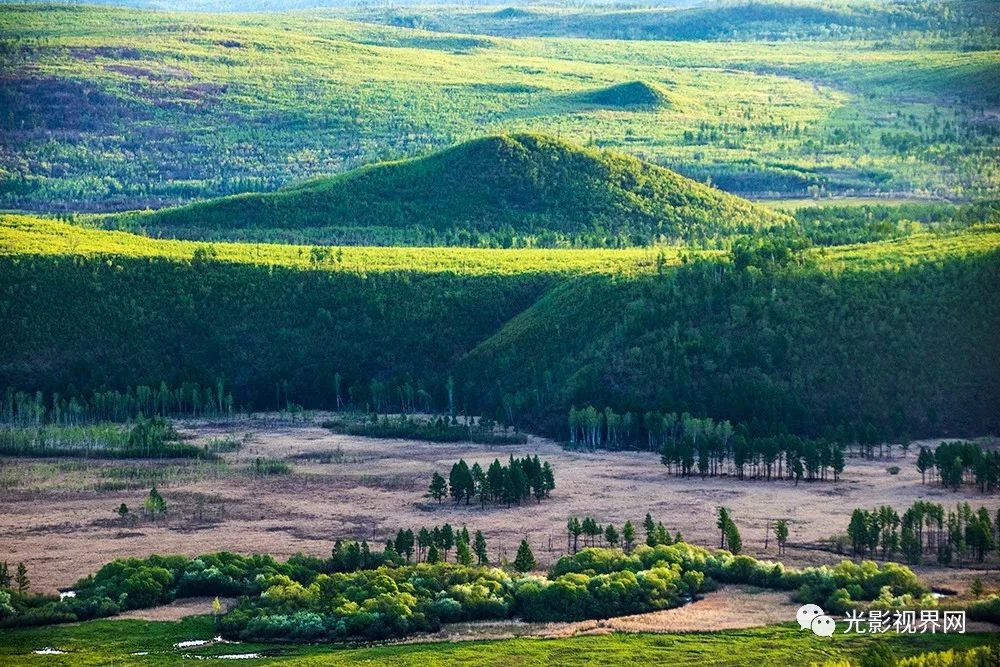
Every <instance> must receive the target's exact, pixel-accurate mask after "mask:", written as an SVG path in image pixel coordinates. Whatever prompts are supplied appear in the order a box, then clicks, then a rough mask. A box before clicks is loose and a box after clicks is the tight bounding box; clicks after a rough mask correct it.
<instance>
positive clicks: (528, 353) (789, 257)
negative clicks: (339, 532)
mask: <svg viewBox="0 0 1000 667" xmlns="http://www.w3.org/2000/svg"><path fill="white" fill-rule="evenodd" d="M66 229H67V230H68V231H72V230H73V229H74V228H72V227H67V228H66ZM80 232H81V234H82V236H81V238H86V239H93V238H99V239H103V238H105V237H103V236H100V235H101V234H108V233H106V232H95V231H86V230H80ZM84 232H86V233H84ZM94 235H97V237H95V236H94ZM123 237H124V235H110V234H109V235H108V237H107V238H109V239H112V240H113V241H114V242H113V243H112V244H111V245H110V246H108V247H109V249H114V248H117V249H116V250H111V251H112V252H115V253H119V254H118V255H117V256H114V257H112V256H108V255H104V256H102V255H101V254H100V252H96V253H95V254H92V255H89V256H88V255H83V254H77V255H73V256H68V257H67V256H60V255H58V254H51V255H50V254H34V251H31V250H30V248H31V247H32V245H31V244H32V243H34V241H33V240H32V237H30V236H26V237H17V239H18V242H19V243H23V247H24V252H25V254H12V255H7V256H5V257H3V258H2V259H0V295H2V298H0V316H2V317H3V319H4V320H5V321H6V322H7V323H8V324H9V326H8V331H7V333H8V335H7V336H5V337H4V338H3V340H2V341H0V345H2V346H3V347H2V355H0V357H2V359H3V366H2V367H0V385H2V386H5V387H12V388H14V390H15V391H22V392H28V393H30V394H31V395H34V392H36V391H39V390H41V391H43V392H44V396H45V399H44V400H45V402H46V406H47V409H48V410H49V411H51V410H52V409H53V408H52V406H51V401H52V399H53V398H54V397H53V396H52V393H53V392H59V394H60V400H64V401H68V400H71V399H73V398H76V400H77V402H78V403H81V404H82V402H84V401H86V400H87V396H89V395H90V394H91V392H95V391H99V390H102V389H104V388H108V389H115V390H118V391H120V392H126V393H127V390H128V389H129V388H132V390H131V391H132V392H133V393H135V392H136V391H138V390H137V389H136V387H140V386H145V387H147V389H146V390H145V391H147V392H150V391H152V390H151V389H148V388H156V387H160V386H161V384H162V383H166V385H167V386H170V387H180V386H182V385H183V384H184V383H195V384H197V385H200V386H204V387H217V383H218V381H219V380H220V379H221V380H222V381H223V387H222V395H223V396H224V397H225V396H228V395H232V397H233V398H232V400H233V401H234V402H235V404H236V405H238V406H242V407H244V408H248V409H258V410H259V409H275V408H285V407H287V406H289V405H291V404H296V405H301V406H305V407H313V408H336V407H338V405H343V403H344V402H348V403H349V404H350V407H351V409H353V410H359V411H364V412H373V411H378V412H382V413H384V412H390V411H401V412H406V411H408V409H409V408H407V407H406V404H405V400H407V399H406V398H405V397H407V396H417V395H421V396H426V400H427V401H428V404H427V405H428V406H429V407H431V408H432V409H433V410H435V411H440V412H448V413H449V417H451V416H453V415H454V414H460V415H486V416H488V417H489V418H491V419H495V420H497V421H499V422H500V423H502V424H506V425H509V426H515V427H518V428H521V429H527V428H531V429H535V430H539V431H541V432H544V433H548V434H551V435H553V436H556V437H559V438H565V437H566V433H567V430H566V415H567V411H568V410H569V408H570V407H571V406H573V405H577V406H586V405H601V406H607V407H609V408H611V409H612V411H613V412H614V413H615V414H624V413H633V414H635V415H645V414H646V413H647V412H651V411H653V412H657V411H658V412H661V413H664V414H665V413H677V414H681V413H684V412H687V413H689V414H690V415H695V416H698V417H700V418H708V417H710V418H712V419H715V420H716V421H718V422H722V421H725V420H728V421H729V422H730V423H732V424H733V425H734V426H742V427H743V428H745V434H746V436H747V437H751V438H756V437H765V436H778V435H783V434H788V433H791V434H796V435H798V436H802V437H811V438H816V437H822V438H825V439H826V440H829V441H836V442H841V443H849V442H868V441H871V442H877V441H879V439H886V438H889V437H897V436H904V435H908V436H910V437H917V436H919V435H921V434H931V435H938V434H942V433H946V434H947V433H952V434H957V435H965V434H980V433H983V432H987V431H989V430H991V429H996V428H997V426H998V425H997V423H996V417H997V415H996V411H995V409H994V407H995V405H996V402H997V397H998V396H1000V388H998V385H997V377H1000V376H998V374H997V373H996V369H997V367H996V359H997V358H998V355H997V350H996V341H997V339H996V337H995V336H993V335H992V332H994V331H996V330H997V327H998V326H1000V307H998V302H997V299H996V296H995V294H994V290H992V289H991V286H992V285H994V284H996V283H997V282H998V271H1000V261H998V255H997V252H996V250H995V247H996V236H995V233H994V232H992V231H990V230H989V229H977V230H972V231H967V232H964V233H959V234H947V235H939V236H926V235H916V236H913V237H910V238H909V239H907V240H903V241H898V242H890V243H884V244H873V245H868V246H864V247H858V248H840V249H824V248H820V249H813V250H809V249H796V247H795V246H791V247H790V246H788V245H785V244H783V243H781V242H771V241H767V242H764V241H761V242H755V243H751V244H737V245H736V246H734V248H733V250H731V251H730V252H729V253H728V254H721V255H720V254H718V253H701V254H698V253H694V252H692V253H688V254H685V255H684V256H683V257H682V259H683V260H685V262H686V263H681V264H679V265H676V266H675V265H674V261H676V255H674V256H673V259H668V258H667V256H663V257H657V256H655V255H654V256H653V258H649V259H648V260H647V261H649V264H641V263H640V264H632V265H631V266H630V267H629V265H628V264H627V263H623V264H620V265H619V266H620V267H622V268H620V269H613V270H610V271H609V270H608V269H607V268H606V266H607V265H606V264H605V263H604V262H605V259H604V258H605V257H615V258H619V260H622V261H624V259H627V258H628V257H630V255H628V254H624V255H618V254H617V253H618V252H620V251H602V252H603V253H604V254H601V253H598V252H597V251H587V252H589V253H590V254H584V255H579V257H578V261H579V262H581V265H580V266H587V262H590V263H591V264H590V266H592V267H593V268H594V269H596V270H598V272H597V273H592V274H590V275H586V271H584V275H580V276H577V277H572V278H569V277H566V276H564V275H562V274H559V273H553V272H550V271H549V270H548V269H547V268H545V267H546V266H547V265H546V263H545V262H547V259H546V256H545V255H544V254H541V255H538V256H537V257H538V260H539V262H540V264H538V265H537V266H538V268H534V267H535V265H534V264H533V262H534V258H535V255H532V254H524V253H523V252H522V253H521V254H520V255H519V256H518V258H517V261H518V262H519V263H518V264H517V265H513V264H512V265H509V266H510V267H511V269H512V270H510V271H507V272H505V271H501V272H492V273H479V272H478V269H475V267H476V264H475V262H474V261H473V262H472V263H470V264H467V265H468V266H470V270H469V271H468V272H464V271H463V270H462V268H461V267H462V266H463V265H465V264H463V263H464V262H468V261H469V260H471V259H472V258H473V257H474V256H475V255H472V254H469V255H468V256H467V257H466V255H456V257H455V259H456V262H457V263H456V264H455V268H454V269H451V270H448V271H431V270H428V271H423V270H419V269H418V268H417V267H419V266H420V263H421V261H423V260H421V259H419V258H420V257H422V256H423V255H422V254H420V253H417V254H415V255H413V257H415V258H416V259H415V260H414V262H415V263H413V264H412V266H413V267H414V268H413V269H411V270H402V269H393V268H388V269H384V270H375V269H372V270H369V271H362V270H361V269H360V265H359V266H358V268H351V269H347V268H346V267H348V266H352V265H353V262H354V261H356V259H355V258H353V256H352V255H350V254H345V255H344V259H343V261H342V262H339V263H338V262H333V263H310V262H309V261H308V260H293V259H282V258H283V257H285V256H283V255H274V256H270V255H268V254H266V253H267V252H268V251H267V248H263V249H262V253H263V254H260V255H256V256H255V255H253V254H252V253H251V255H250V256H249V257H248V258H247V259H244V260H242V261H238V260H235V259H229V258H227V259H225V260H223V259H222V257H223V256H226V257H229V256H230V253H232V252H234V250H232V249H230V248H223V247H219V253H218V254H219V257H218V258H216V257H215V256H213V254H212V253H208V252H205V249H204V248H203V247H199V246H197V245H196V244H191V245H190V246H178V245H171V244H176V243H177V242H155V241H149V240H143V239H140V238H137V237H132V238H133V239H134V240H133V241H132V242H131V243H132V245H127V244H123V245H115V244H116V243H118V242H119V241H120V240H121V239H122V238H123ZM61 242H62V243H66V244H68V245H70V246H72V245H73V244H74V243H76V242H75V241H74V237H73V235H72V233H71V234H69V235H66V236H63V237H62V238H61ZM88 242H90V241H88ZM98 247H100V246H98ZM161 247H162V249H163V252H164V253H166V255H167V256H161V257H157V256H156V253H157V252H160V248H161ZM182 247H186V248H188V249H187V250H186V252H188V253H189V254H188V255H187V257H188V259H187V260H184V259H181V257H182V255H179V254H178V255H176V256H175V255H173V253H174V252H175V251H176V252H178V253H180V252H181V248H182ZM191 248H193V251H192V250H191ZM252 248H253V247H252V246H251V247H250V248H248V250H252ZM15 249H16V248H12V250H15ZM130 249H134V252H138V253H141V254H142V255H148V256H129V255H130V254H132V252H131V251H130ZM364 252H365V253H368V252H370V251H364ZM409 252H412V251H409ZM473 252H482V253H485V252H491V251H466V253H473ZM537 252H544V251H537ZM551 252H556V251H551ZM579 252H581V253H583V252H585V251H579ZM624 252H626V253H627V252H628V251H624ZM121 253H125V254H121ZM385 254H386V257H387V258H389V259H386V260H383V261H386V262H388V263H389V265H391V264H392V260H391V257H393V256H394V255H395V254H398V251H396V250H387V251H385ZM293 256H294V255H293ZM363 256H364V255H363ZM254 257H257V259H254ZM463 257H465V259H461V258H463ZM494 261H497V262H501V265H502V262H505V261H507V260H506V259H500V258H499V257H496V258H494ZM258 262H259V263H258ZM265 262H267V263H265ZM275 262H278V263H275ZM282 262H287V263H286V264H283V263H282ZM296 262H300V263H298V264H296ZM340 266H344V267H345V268H339V267H340ZM626 267H629V268H626ZM513 269H516V270H513ZM262 315H263V316H262ZM136 323H139V324H138V325H137V324H136ZM860 359H864V360H865V363H863V364H861V363H856V362H857V360H860ZM421 392H423V394H421ZM338 397H339V400H340V404H338ZM223 400H227V401H228V399H225V398H224V399H223ZM637 433H639V432H637ZM638 440H639V441H640V442H645V441H646V436H645V432H644V431H643V432H641V433H639V438H638Z"/></svg>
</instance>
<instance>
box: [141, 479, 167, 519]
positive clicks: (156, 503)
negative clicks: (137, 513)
mask: <svg viewBox="0 0 1000 667" xmlns="http://www.w3.org/2000/svg"><path fill="white" fill-rule="evenodd" d="M143 507H145V508H146V512H148V513H149V518H150V519H152V520H154V521H155V520H156V515H157V514H162V513H164V512H166V511H167V501H166V500H164V499H163V496H161V495H160V492H159V491H157V490H156V487H155V486H154V487H153V488H151V489H150V490H149V495H148V496H146V502H145V503H144V504H143Z"/></svg>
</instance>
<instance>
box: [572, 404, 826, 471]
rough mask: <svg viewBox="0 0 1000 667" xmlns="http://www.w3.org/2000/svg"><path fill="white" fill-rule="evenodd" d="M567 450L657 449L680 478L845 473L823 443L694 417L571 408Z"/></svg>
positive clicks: (589, 407) (662, 459)
mask: <svg viewBox="0 0 1000 667" xmlns="http://www.w3.org/2000/svg"><path fill="white" fill-rule="evenodd" d="M568 422H569V435H570V446H571V447H589V448H592V449H593V448H598V447H605V448H608V449H622V448H641V449H647V450H649V451H658V452H659V453H660V461H661V462H662V463H663V465H665V466H667V469H668V471H670V472H671V473H673V474H676V475H679V476H685V477H689V476H692V475H699V476H701V477H715V476H718V475H723V474H728V475H732V476H734V477H736V478H737V479H747V478H749V479H767V480H771V479H788V480H795V483H796V484H798V482H799V481H801V480H803V479H805V480H806V481H816V480H826V479H829V478H832V479H833V480H834V481H837V480H838V479H839V478H840V474H841V473H842V472H843V471H844V466H845V460H844V450H843V448H842V447H841V446H840V445H838V444H836V443H834V442H831V441H829V440H826V439H821V438H817V439H811V438H802V437H799V436H797V435H792V434H788V433H785V434H780V435H775V436H766V437H752V436H750V434H749V429H748V428H747V427H746V425H744V424H739V425H737V426H736V427H735V428H734V427H733V425H732V424H731V423H730V422H729V421H728V420H723V421H719V422H717V421H715V420H714V419H712V418H711V417H704V418H698V417H693V416H691V415H690V414H688V413H686V412H685V413H681V414H678V413H675V412H652V411H651V412H646V413H645V414H644V415H643V418H642V419H641V420H640V419H639V418H638V417H637V416H636V415H635V414H633V413H631V412H625V413H617V412H615V411H614V410H613V409H611V408H610V407H608V408H605V409H604V410H603V411H601V410H597V409H596V408H594V407H593V406H587V407H585V408H581V409H577V408H576V407H571V408H570V410H569V418H568Z"/></svg>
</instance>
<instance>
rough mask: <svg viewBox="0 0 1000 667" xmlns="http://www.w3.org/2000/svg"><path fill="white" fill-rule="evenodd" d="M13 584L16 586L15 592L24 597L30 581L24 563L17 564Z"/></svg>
mask: <svg viewBox="0 0 1000 667" xmlns="http://www.w3.org/2000/svg"><path fill="white" fill-rule="evenodd" d="M14 583H15V584H16V585H17V592H18V593H20V594H21V595H24V594H25V593H27V592H28V586H29V584H30V583H31V581H30V580H29V579H28V568H27V567H26V566H25V564H24V563H18V564H17V572H16V573H15V574H14Z"/></svg>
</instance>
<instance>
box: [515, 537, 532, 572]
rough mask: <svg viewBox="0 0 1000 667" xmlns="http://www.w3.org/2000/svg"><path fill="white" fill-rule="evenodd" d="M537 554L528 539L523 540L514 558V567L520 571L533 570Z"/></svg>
mask: <svg viewBox="0 0 1000 667" xmlns="http://www.w3.org/2000/svg"><path fill="white" fill-rule="evenodd" d="M536 566H537V563H536V562H535V554H533V553H531V546H530V545H529V544H528V540H521V544H520V546H518V547H517V556H516V557H515V558H514V569H515V570H517V571H518V572H531V571H532V570H534V569H535V567H536Z"/></svg>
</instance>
